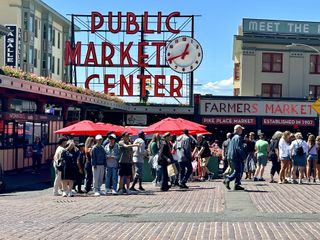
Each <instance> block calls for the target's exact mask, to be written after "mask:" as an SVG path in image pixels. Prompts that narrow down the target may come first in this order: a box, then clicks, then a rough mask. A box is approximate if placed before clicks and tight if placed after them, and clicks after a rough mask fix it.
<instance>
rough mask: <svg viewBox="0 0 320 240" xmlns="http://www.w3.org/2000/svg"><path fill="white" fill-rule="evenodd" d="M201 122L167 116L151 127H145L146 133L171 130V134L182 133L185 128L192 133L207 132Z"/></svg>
mask: <svg viewBox="0 0 320 240" xmlns="http://www.w3.org/2000/svg"><path fill="white" fill-rule="evenodd" d="M200 125H201V124H197V123H194V122H191V124H190V121H187V120H185V119H182V118H180V119H179V118H170V117H168V118H165V119H162V120H161V121H159V122H157V123H154V124H152V125H150V126H149V127H147V128H145V129H143V131H144V132H145V133H146V134H153V133H160V134H163V133H166V132H170V133H171V134H177V135H178V134H182V132H183V130H184V129H188V130H189V132H190V133H192V134H197V133H203V132H206V130H205V129H204V127H202V126H200Z"/></svg>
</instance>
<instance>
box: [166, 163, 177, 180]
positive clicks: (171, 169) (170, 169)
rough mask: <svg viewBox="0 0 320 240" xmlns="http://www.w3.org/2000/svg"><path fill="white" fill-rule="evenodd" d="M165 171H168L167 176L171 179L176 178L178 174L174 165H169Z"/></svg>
mask: <svg viewBox="0 0 320 240" xmlns="http://www.w3.org/2000/svg"><path fill="white" fill-rule="evenodd" d="M167 170H168V176H169V177H173V176H176V175H177V174H178V170H177V167H176V165H175V164H174V163H171V164H169V165H168V166H167Z"/></svg>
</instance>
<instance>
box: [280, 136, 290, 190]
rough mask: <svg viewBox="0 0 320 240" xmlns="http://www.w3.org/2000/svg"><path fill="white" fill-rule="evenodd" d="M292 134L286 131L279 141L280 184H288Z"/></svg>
mask: <svg viewBox="0 0 320 240" xmlns="http://www.w3.org/2000/svg"><path fill="white" fill-rule="evenodd" d="M290 134H291V133H290V132H289V131H285V132H284V133H283V135H282V137H281V139H280V141H279V159H280V163H281V170H280V180H279V183H280V184H282V183H285V182H287V181H286V179H285V174H286V171H287V169H288V167H289V165H290V161H291V158H290Z"/></svg>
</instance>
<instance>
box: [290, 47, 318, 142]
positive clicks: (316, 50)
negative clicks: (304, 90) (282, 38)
mask: <svg viewBox="0 0 320 240" xmlns="http://www.w3.org/2000/svg"><path fill="white" fill-rule="evenodd" d="M286 47H288V48H290V47H306V48H309V49H312V50H313V51H315V52H316V53H317V54H318V55H319V56H320V50H319V49H317V48H315V47H313V46H310V45H308V44H303V43H291V44H290V45H286ZM310 93H311V91H310V92H309V94H310ZM317 117H318V136H320V117H319V113H318V112H317Z"/></svg>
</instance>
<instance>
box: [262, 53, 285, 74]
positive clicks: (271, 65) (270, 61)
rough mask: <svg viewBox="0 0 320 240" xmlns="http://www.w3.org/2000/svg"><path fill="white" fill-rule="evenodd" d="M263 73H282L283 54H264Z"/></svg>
mask: <svg viewBox="0 0 320 240" xmlns="http://www.w3.org/2000/svg"><path fill="white" fill-rule="evenodd" d="M262 72H282V53H262Z"/></svg>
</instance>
